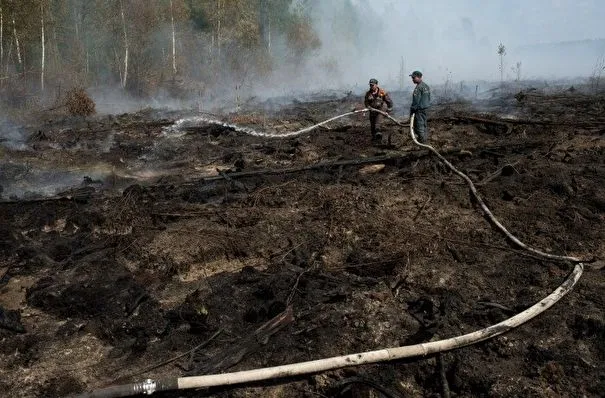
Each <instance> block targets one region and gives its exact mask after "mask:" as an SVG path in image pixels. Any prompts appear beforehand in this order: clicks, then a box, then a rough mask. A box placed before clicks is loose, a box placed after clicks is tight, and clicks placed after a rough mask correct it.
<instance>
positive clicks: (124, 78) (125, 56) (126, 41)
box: [120, 0, 129, 88]
mask: <svg viewBox="0 0 605 398" xmlns="http://www.w3.org/2000/svg"><path fill="white" fill-rule="evenodd" d="M120 15H121V16H122V29H123V31H124V73H123V74H122V88H126V82H127V79H128V47H129V44H128V34H127V33H126V18H125V17H124V4H123V2H122V0H120Z"/></svg>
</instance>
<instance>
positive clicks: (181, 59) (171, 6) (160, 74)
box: [0, 0, 321, 99]
mask: <svg viewBox="0 0 605 398" xmlns="http://www.w3.org/2000/svg"><path fill="white" fill-rule="evenodd" d="M317 2H318V0H0V90H2V96H3V98H5V99H7V98H10V96H19V95H27V94H28V93H30V94H31V93H37V95H40V94H42V95H44V93H50V94H48V95H53V94H54V93H56V92H57V90H61V89H64V90H66V89H69V88H71V87H73V86H76V85H78V86H81V87H91V86H100V85H108V86H116V87H121V88H122V89H123V90H125V91H126V92H128V93H131V94H134V95H138V96H148V95H154V94H156V93H157V91H158V90H160V89H169V90H170V89H173V90H179V89H187V90H198V91H203V90H205V89H208V88H209V87H216V85H217V84H220V83H221V82H224V81H225V80H226V79H229V80H230V81H235V82H236V84H245V83H246V81H247V80H250V79H262V78H263V76H268V75H269V74H270V73H271V71H272V70H273V69H274V68H276V67H277V66H278V65H284V64H287V65H291V66H292V67H293V68H296V66H297V65H300V63H301V61H302V60H303V59H304V58H305V57H307V56H309V54H312V52H313V51H314V50H316V49H318V48H319V47H320V45H321V43H320V40H319V37H318V35H317V33H316V32H315V31H314V28H313V26H312V23H311V17H310V15H311V14H310V13H311V10H312V8H313V6H314V4H317Z"/></svg>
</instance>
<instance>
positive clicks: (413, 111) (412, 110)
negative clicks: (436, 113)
mask: <svg viewBox="0 0 605 398" xmlns="http://www.w3.org/2000/svg"><path fill="white" fill-rule="evenodd" d="M414 113H416V109H414V108H410V117H412V115H413V114H414Z"/></svg>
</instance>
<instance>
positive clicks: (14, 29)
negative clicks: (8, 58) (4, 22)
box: [13, 15, 23, 69]
mask: <svg viewBox="0 0 605 398" xmlns="http://www.w3.org/2000/svg"><path fill="white" fill-rule="evenodd" d="M13 39H14V41H15V47H16V50H17V61H18V62H19V67H20V68H21V69H23V61H22V59H21V46H20V45H19V36H17V24H16V23H15V16H14V15H13Z"/></svg>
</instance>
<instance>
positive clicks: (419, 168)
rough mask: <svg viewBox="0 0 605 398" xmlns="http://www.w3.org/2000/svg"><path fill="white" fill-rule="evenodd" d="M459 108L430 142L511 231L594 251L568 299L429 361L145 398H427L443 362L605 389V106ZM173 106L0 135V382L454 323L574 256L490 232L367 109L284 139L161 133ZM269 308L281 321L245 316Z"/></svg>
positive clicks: (276, 119)
mask: <svg viewBox="0 0 605 398" xmlns="http://www.w3.org/2000/svg"><path fill="white" fill-rule="evenodd" d="M356 101H359V99H358V98H353V97H344V98H328V99H320V100H316V101H310V102H297V103H294V104H292V105H290V106H287V107H284V108H280V109H278V110H274V109H268V108H267V107H266V106H262V104H257V105H249V106H248V107H247V108H244V109H242V110H241V111H240V112H238V113H232V114H230V115H229V116H228V117H226V120H227V121H228V122H230V123H233V124H238V125H246V126H249V127H252V128H254V129H256V130H261V131H262V130H270V131H277V132H280V131H282V132H283V131H293V130H297V129H299V128H302V127H305V126H307V125H309V124H313V123H317V122H319V121H322V120H324V119H327V118H329V117H332V116H334V115H337V114H340V113H344V112H347V111H349V110H350V109H351V107H352V106H353V105H355V104H356ZM477 105H478V104H474V105H472V106H471V105H470V104H464V103H460V104H447V105H441V106H436V107H435V108H434V109H433V111H432V113H431V115H430V120H429V127H430V131H431V144H432V145H433V146H435V148H436V149H437V150H439V151H440V152H442V153H444V154H445V156H446V157H447V158H448V159H449V160H450V161H451V162H452V163H453V164H454V165H455V166H456V167H458V168H459V169H460V170H461V171H463V172H465V173H467V174H468V175H469V176H470V177H471V178H472V179H473V181H475V182H476V183H477V185H478V189H479V191H480V192H481V194H482V195H483V197H484V198H485V200H486V202H487V203H488V206H490V208H491V210H492V211H493V212H494V214H495V215H496V217H498V218H499V219H500V220H501V221H502V222H503V224H504V225H506V226H507V228H509V230H510V231H511V232H512V233H513V234H515V235H516V236H518V237H519V238H520V239H521V240H522V241H524V242H526V243H528V244H530V245H533V246H535V247H538V248H541V249H544V250H546V251H550V252H552V253H557V254H566V255H574V256H578V257H583V258H593V259H594V260H595V262H593V263H591V264H587V269H586V272H585V275H584V277H583V278H582V279H581V281H580V282H579V285H578V287H577V288H576V289H575V290H574V291H573V292H572V293H571V294H570V295H568V296H566V297H565V298H564V299H563V300H562V301H560V302H559V303H558V304H557V305H556V306H555V307H553V308H552V309H550V310H549V311H547V312H546V313H544V314H543V315H541V316H540V317H538V318H537V319H535V320H533V321H531V322H529V323H528V324H525V325H523V326H521V327H520V328H518V329H516V330H514V331H513V332H510V333H508V334H506V335H504V336H501V337H499V338H496V339H494V340H490V341H487V342H484V343H481V344H478V345H474V346H471V347H468V348H464V349H460V350H457V351H454V352H449V353H446V354H444V355H443V357H442V360H443V364H442V365H443V366H442V369H441V370H442V371H443V372H440V367H439V366H438V365H439V364H438V361H437V360H436V358H434V357H431V358H420V359H417V360H410V361H400V362H392V363H385V364H378V365H367V366H361V367H355V368H349V369H343V370H339V371H333V372H327V373H324V374H318V375H312V376H308V377H300V378H295V379H289V380H279V381H277V380H276V381H272V382H268V383H257V384H255V385H253V386H239V387H234V388H220V389H219V388H217V389H211V390H200V391H190V392H179V393H176V392H174V393H164V394H157V396H158V397H182V396H187V397H201V396H204V397H206V396H208V397H255V396H271V397H301V396H305V397H321V396H327V397H332V396H343V397H371V396H376V395H372V394H375V393H376V391H377V390H376V388H375V386H374V387H372V385H378V386H381V387H384V388H385V389H387V390H389V391H391V394H392V395H394V396H406V397H430V396H436V397H437V396H440V394H441V391H442V384H443V383H442V379H441V377H440V373H444V374H445V377H446V379H447V382H448V386H449V389H450V391H451V396H458V397H475V396H485V397H519V396H523V397H559V396H561V397H566V396H573V397H578V396H587V397H597V396H602V394H603V391H605V384H604V381H603V380H605V305H604V300H603V288H604V286H605V274H604V271H603V264H604V263H603V261H605V228H604V225H605V223H604V222H605V136H604V133H605V120H604V119H603V116H602V115H603V114H604V113H603V110H604V107H605V99H604V98H603V97H599V96H587V95H583V94H579V93H564V94H560V95H538V93H532V94H531V96H527V95H526V96H524V97H522V98H513V97H511V98H508V99H505V100H501V102H497V103H489V104H487V103H484V104H479V105H484V106H486V107H487V106H489V107H491V108H490V111H489V112H487V113H479V112H478V111H474V110H473V109H477V108H476V106H477ZM511 115H512V116H514V117H512V116H511ZM183 116H186V115H184V114H183V113H177V112H173V113H167V112H165V113H161V112H159V111H152V110H149V111H141V112H139V113H135V114H124V115H120V116H111V117H110V116H96V117H91V118H89V119H78V118H63V119H57V118H55V120H48V119H45V120H44V121H43V122H40V121H38V123H36V124H32V125H31V126H29V127H28V130H27V133H28V137H29V138H28V140H27V142H25V143H24V144H23V145H22V146H20V147H19V148H15V147H10V146H6V147H3V148H0V151H2V152H0V153H1V154H2V162H1V163H0V168H1V171H2V173H1V174H2V176H1V177H0V186H2V187H3V190H2V191H0V195H2V198H3V199H4V200H3V202H2V203H1V204H0V252H1V257H0V341H1V342H2V344H0V363H1V365H0V391H1V392H2V393H1V394H0V395H2V396H11V397H58V396H64V395H68V394H70V393H76V392H82V391H87V390H91V389H95V388H100V387H104V386H107V385H111V384H115V383H126V382H131V381H136V380H141V379H143V378H146V377H152V378H153V377H156V376H158V375H166V376H176V375H198V374H209V373H219V372H226V371H235V370H245V369H252V368H256V367H265V366H274V365H281V364H286V363H292V362H298V361H306V360H312V359H319V358H324V357H329V356H335V355H342V354H347V353H354V352H362V351H367V350H373V349H379V348H385V347H394V346H400V345H406V344H414V343H419V342H424V341H430V340H437V339H442V338H447V337H452V336H456V335H460V334H464V333H468V332H470V331H473V330H476V329H480V328H483V327H486V326H488V325H491V324H494V323H497V322H499V321H502V320H504V319H506V318H508V317H509V316H511V315H513V314H515V313H517V312H519V311H522V310H523V309H525V308H527V307H529V306H530V305H533V304H534V303H535V302H536V301H538V300H540V299H541V298H543V297H544V296H546V295H547V294H548V293H549V292H551V291H552V290H553V289H554V288H555V287H556V286H558V285H559V284H560V283H561V282H562V280H563V279H564V278H565V276H566V275H567V273H568V272H569V271H570V270H571V265H570V264H561V263H554V262H548V261H544V260H541V259H537V258H535V257H532V256H529V255H527V254H526V253H524V252H522V251H520V250H518V249H517V248H516V247H514V246H512V245H510V244H509V243H508V242H507V241H506V239H505V238H504V237H503V236H502V235H501V234H500V233H498V232H497V231H496V230H495V229H494V228H492V226H491V225H490V224H489V223H488V222H487V221H486V220H485V219H484V218H483V217H482V214H481V212H480V209H479V208H477V207H476V206H475V204H474V203H473V202H472V201H471V199H470V197H469V193H468V188H467V186H466V185H464V184H463V182H462V181H461V180H460V179H459V178H458V177H457V176H456V175H454V174H452V173H451V172H450V171H449V170H448V169H447V168H445V167H444V166H443V165H442V164H440V163H439V161H438V159H437V158H435V157H434V156H431V155H430V154H429V153H428V152H427V151H424V150H420V149H418V148H415V147H414V145H413V143H412V142H411V140H410V138H409V136H408V135H409V131H408V130H407V129H404V130H402V129H401V128H400V127H397V126H395V125H393V124H389V123H387V122H385V123H384V125H383V126H384V133H385V137H384V143H383V144H382V145H375V144H372V143H371V137H370V133H369V126H368V124H369V123H368V121H367V120H366V117H365V116H359V117H354V118H351V119H342V120H339V121H337V122H334V123H332V124H330V125H328V126H326V127H323V128H320V129H318V130H315V131H313V132H311V133H309V134H306V135H302V136H298V137H293V138H285V139H272V138H262V137H254V136H250V135H246V134H243V133H240V132H237V131H234V130H233V129H231V128H227V127H221V126H217V125H204V124H201V125H195V126H189V127H186V128H184V129H183V130H180V131H178V132H176V131H172V130H170V129H169V128H167V127H169V126H170V125H171V124H172V123H173V122H174V121H175V120H177V119H178V118H180V117H183ZM28 178H29V179H28ZM72 180H73V181H77V184H75V185H77V186H74V184H71V185H69V184H68V185H69V187H64V189H63V188H61V189H55V190H54V191H53V196H51V197H43V196H40V195H39V194H38V193H39V189H38V188H39V186H41V185H43V186H45V187H46V188H48V189H50V188H49V187H51V186H53V184H54V186H55V188H56V185H57V184H60V183H68V182H70V181H72ZM287 308H291V310H292V315H293V319H289V320H288V321H287V322H284V323H283V324H280V325H279V326H278V327H276V328H275V329H272V330H270V331H266V330H263V329H262V328H261V326H262V325H263V324H265V323H266V322H267V321H268V320H270V319H272V318H274V317H275V316H277V315H279V314H281V313H283V312H284V311H286V309H287ZM217 332H220V333H217ZM211 337H212V338H211ZM204 342H205V344H203V347H201V348H199V349H197V350H191V349H192V348H193V347H196V346H198V345H200V344H201V343H204ZM187 352H189V353H188V354H187V355H183V356H180V355H181V354H184V353H187ZM177 356H180V357H179V358H178V359H176V360H172V361H170V360H171V359H173V358H174V357H177ZM154 365H155V366H154ZM152 367H154V369H150V368H152Z"/></svg>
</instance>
